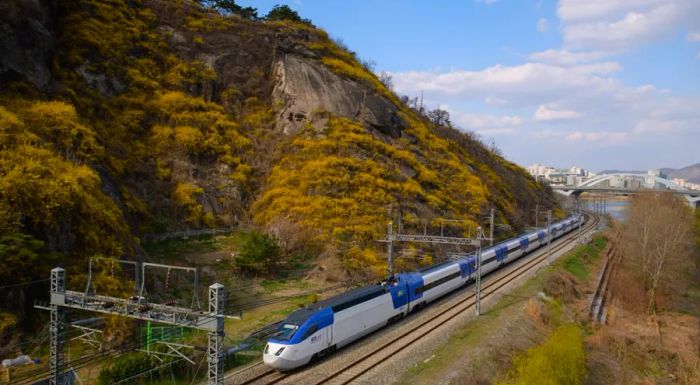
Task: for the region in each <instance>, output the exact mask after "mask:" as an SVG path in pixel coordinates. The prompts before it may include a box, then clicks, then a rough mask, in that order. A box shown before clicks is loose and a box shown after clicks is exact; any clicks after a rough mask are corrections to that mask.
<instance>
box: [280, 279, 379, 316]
mask: <svg viewBox="0 0 700 385" xmlns="http://www.w3.org/2000/svg"><path fill="white" fill-rule="evenodd" d="M377 291H384V286H383V285H380V284H376V285H369V286H363V287H358V288H356V289H352V290H349V291H346V292H345V293H341V294H338V295H336V296H334V297H330V298H328V299H324V300H323V301H318V302H316V303H312V304H311V305H309V306H307V307H305V308H302V309H299V310H296V311H294V312H292V314H290V315H289V316H287V318H286V319H285V322H289V323H294V324H301V323H302V322H304V321H306V320H307V319H308V318H309V317H310V316H311V315H312V314H313V313H315V312H317V311H319V310H321V309H325V308H329V307H333V306H336V305H340V304H343V303H345V302H348V301H352V300H354V299H357V298H360V297H363V296H365V295H367V294H370V293H375V292H377Z"/></svg>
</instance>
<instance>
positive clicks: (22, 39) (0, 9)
mask: <svg viewBox="0 0 700 385" xmlns="http://www.w3.org/2000/svg"><path fill="white" fill-rule="evenodd" d="M55 8H56V1H53V0H18V1H1V2H0V89H2V88H4V86H5V85H6V84H7V83H9V82H11V81H13V80H26V81H28V82H29V83H31V84H32V85H34V86H35V87H36V88H38V89H40V90H46V89H47V87H48V86H49V84H50V82H51V70H50V67H49V66H50V63H51V56H52V54H53V49H54V44H55V41H54V33H53V23H52V17H53V13H54V12H55Z"/></svg>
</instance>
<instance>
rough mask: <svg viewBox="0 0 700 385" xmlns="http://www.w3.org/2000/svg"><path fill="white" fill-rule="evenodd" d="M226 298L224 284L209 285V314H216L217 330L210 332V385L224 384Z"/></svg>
mask: <svg viewBox="0 0 700 385" xmlns="http://www.w3.org/2000/svg"><path fill="white" fill-rule="evenodd" d="M224 300H225V299H224V285H222V284H220V283H215V284H213V285H211V286H209V314H212V315H215V316H216V330H212V331H210V332H209V343H208V345H207V351H208V354H207V362H208V364H209V375H208V377H209V384H210V385H224V362H225V360H224Z"/></svg>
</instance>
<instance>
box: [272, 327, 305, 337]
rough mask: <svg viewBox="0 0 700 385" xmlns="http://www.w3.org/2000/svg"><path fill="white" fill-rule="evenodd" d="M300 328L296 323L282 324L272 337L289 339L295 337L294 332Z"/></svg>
mask: <svg viewBox="0 0 700 385" xmlns="http://www.w3.org/2000/svg"><path fill="white" fill-rule="evenodd" d="M298 329H299V326H298V325H294V324H282V325H280V327H279V328H278V329H277V333H275V334H274V335H273V336H272V338H274V339H276V340H280V341H289V340H291V339H292V337H294V333H296V332H297V330H298Z"/></svg>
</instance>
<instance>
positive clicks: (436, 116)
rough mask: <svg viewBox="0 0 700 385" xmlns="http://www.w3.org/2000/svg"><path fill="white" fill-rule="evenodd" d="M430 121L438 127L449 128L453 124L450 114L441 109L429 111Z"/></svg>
mask: <svg viewBox="0 0 700 385" xmlns="http://www.w3.org/2000/svg"><path fill="white" fill-rule="evenodd" d="M428 119H430V121H431V122H433V123H434V124H435V125H437V126H449V125H450V124H451V122H450V113H449V112H447V111H445V110H441V109H440V108H436V109H434V110H432V111H428Z"/></svg>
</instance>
